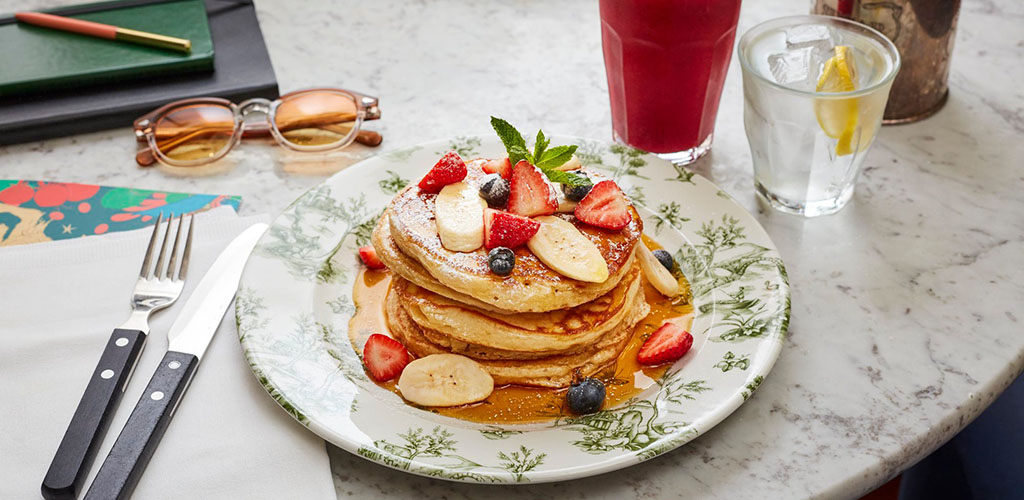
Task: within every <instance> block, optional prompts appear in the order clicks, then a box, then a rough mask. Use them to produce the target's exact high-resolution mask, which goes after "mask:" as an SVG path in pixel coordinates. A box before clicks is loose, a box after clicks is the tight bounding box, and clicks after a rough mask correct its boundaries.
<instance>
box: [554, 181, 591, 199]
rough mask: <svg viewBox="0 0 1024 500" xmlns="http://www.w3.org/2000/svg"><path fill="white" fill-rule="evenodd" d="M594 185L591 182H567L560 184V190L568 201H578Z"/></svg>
mask: <svg viewBox="0 0 1024 500" xmlns="http://www.w3.org/2000/svg"><path fill="white" fill-rule="evenodd" d="M593 187H594V185H593V184H584V185H582V186H575V187H574V186H570V185H568V184H562V192H563V193H565V199H567V200H569V201H580V200H582V199H583V198H584V197H585V196H587V194H589V193H590V190H591V189H592V188H593Z"/></svg>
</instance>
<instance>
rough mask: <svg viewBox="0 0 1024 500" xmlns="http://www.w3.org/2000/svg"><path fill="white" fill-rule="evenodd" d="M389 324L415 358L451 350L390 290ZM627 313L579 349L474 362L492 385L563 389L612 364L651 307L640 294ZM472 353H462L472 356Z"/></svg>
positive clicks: (388, 305) (391, 330) (394, 334)
mask: <svg viewBox="0 0 1024 500" xmlns="http://www.w3.org/2000/svg"><path fill="white" fill-rule="evenodd" d="M386 306H387V315H388V324H389V327H390V328H389V330H390V332H391V335H392V336H394V337H395V338H396V339H397V340H398V341H400V342H402V344H404V345H405V347H406V349H408V350H409V352H411V353H412V354H413V355H415V356H417V357H423V356H428V355H431V354H445V353H450V352H452V351H451V350H450V349H449V348H447V347H445V346H441V345H438V344H435V343H433V342H431V341H430V340H429V339H428V338H427V337H426V336H425V335H424V330H422V329H421V328H420V327H419V326H418V325H417V324H416V323H415V322H414V321H413V320H412V318H411V317H410V316H409V315H408V313H406V310H405V308H404V307H403V306H402V303H401V299H400V298H398V295H397V294H395V293H389V294H388V299H387V304H386ZM628 309H629V314H628V315H626V316H625V317H624V318H623V319H622V321H621V322H620V323H619V324H618V325H617V326H616V327H615V328H612V329H611V330H610V331H609V332H608V334H607V335H605V336H603V337H601V338H600V339H598V340H597V341H596V342H594V343H593V344H592V345H590V346H587V348H586V349H583V350H581V351H579V352H576V353H573V354H565V355H555V356H546V357H541V358H534V359H517V360H509V359H481V358H476V359H475V361H476V362H478V363H480V365H481V366H482V367H483V368H484V370H486V371H487V372H488V373H490V374H491V377H493V378H494V384H495V385H506V384H517V385H526V386H537V387H551V388H562V387H567V386H568V385H569V384H570V383H571V382H572V378H573V375H574V372H575V371H576V370H577V369H579V371H580V375H581V376H584V377H586V376H591V375H594V374H596V373H598V372H600V371H601V370H603V369H604V368H605V367H607V366H609V365H611V364H613V363H615V361H616V359H618V357H619V354H621V353H622V351H623V349H625V348H626V345H627V344H628V343H629V339H630V337H631V336H632V334H633V329H634V328H635V327H636V325H637V323H639V322H640V321H641V320H642V319H643V318H644V317H646V316H647V314H648V313H649V312H650V306H648V305H647V302H646V301H644V299H643V297H642V296H641V297H640V298H639V300H638V301H637V304H636V305H635V306H633V307H629V308H628ZM470 354H471V353H463V355H466V356H469V357H472V356H471V355H470Z"/></svg>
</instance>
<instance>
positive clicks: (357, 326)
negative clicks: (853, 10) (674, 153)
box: [348, 235, 693, 424]
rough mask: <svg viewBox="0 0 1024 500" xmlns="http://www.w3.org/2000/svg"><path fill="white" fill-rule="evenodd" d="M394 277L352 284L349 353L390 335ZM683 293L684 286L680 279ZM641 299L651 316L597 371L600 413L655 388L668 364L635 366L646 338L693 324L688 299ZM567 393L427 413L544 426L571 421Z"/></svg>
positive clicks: (512, 392) (521, 394)
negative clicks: (668, 325)
mask: <svg viewBox="0 0 1024 500" xmlns="http://www.w3.org/2000/svg"><path fill="white" fill-rule="evenodd" d="M643 241H644V243H645V244H646V245H647V246H648V247H649V248H651V249H658V248H661V246H660V245H658V244H657V243H656V242H654V240H652V239H650V238H648V237H647V236H646V235H645V236H644V238H643ZM391 277H392V274H391V272H390V271H388V270H386V269H385V270H370V269H362V270H360V272H359V276H358V277H357V278H356V283H355V286H354V290H353V293H352V297H353V302H354V303H355V306H356V312H355V314H354V315H353V316H352V319H351V320H350V321H349V329H348V331H349V340H350V341H351V342H352V347H353V349H355V350H356V352H360V350H361V349H362V346H363V344H364V343H365V342H366V339H367V338H368V337H369V336H370V335H371V334H374V333H384V334H388V332H389V331H390V329H389V327H388V324H387V319H386V315H385V313H384V301H385V297H386V296H387V294H388V290H389V288H390V286H391ZM680 283H681V284H682V285H683V286H684V289H685V288H686V285H687V283H686V280H685V279H680ZM643 288H644V296H645V299H646V301H647V303H648V304H649V305H650V308H651V312H650V314H648V315H647V317H645V318H644V319H643V320H642V321H641V322H640V323H639V324H638V325H637V326H636V328H635V329H634V331H633V332H632V336H631V338H630V339H629V343H628V344H627V346H626V348H625V349H624V350H623V351H622V353H621V354H620V355H619V357H618V358H617V360H616V362H615V363H614V364H613V365H611V366H609V367H607V368H605V369H603V370H601V372H600V373H599V374H598V375H597V377H598V378H600V379H601V380H602V381H603V382H604V383H605V387H606V388H607V396H606V399H605V403H604V408H605V409H609V408H614V407H616V406H618V405H620V404H622V403H623V402H625V401H627V400H628V399H630V398H632V397H634V396H637V395H638V394H640V393H641V392H642V391H644V390H645V389H647V388H649V387H651V386H654V385H655V384H656V381H657V380H658V379H660V378H661V377H662V375H664V373H665V371H666V370H667V369H668V368H669V367H670V366H671V364H664V365H660V366H653V367H652V366H642V365H640V364H639V363H638V362H637V360H636V355H637V352H638V351H639V349H640V346H641V345H642V344H643V343H644V340H646V338H647V336H648V335H650V334H651V332H653V331H654V330H655V329H657V328H658V327H660V326H661V325H662V324H663V323H664V322H665V321H666V320H669V319H673V320H675V322H676V323H677V324H679V325H681V326H683V327H684V328H686V329H689V328H690V325H691V322H692V319H693V307H692V306H691V305H690V304H689V302H688V299H687V297H688V295H689V294H686V293H684V294H682V295H680V296H679V297H676V298H674V299H668V298H666V297H664V296H663V295H661V294H660V293H658V291H657V290H655V289H654V287H653V286H651V284H650V283H648V282H647V281H646V279H644V282H643ZM378 385H380V386H381V387H383V388H385V389H387V390H390V391H392V392H394V393H395V394H398V395H399V396H401V393H400V392H399V390H398V384H397V382H396V380H391V381H389V382H385V383H379V384H378ZM566 390H567V389H549V388H541V387H527V386H519V385H505V386H500V387H497V388H495V390H494V392H493V393H492V394H491V395H490V396H489V397H488V398H487V399H486V400H484V401H482V402H480V403H475V404H471V405H463V406H456V407H441V408H429V409H426V410H428V411H432V412H434V413H438V414H441V415H445V416H449V417H454V418H460V419H463V420H469V421H474V422H481V423H490V424H517V423H531V422H543V421H546V420H552V419H555V418H557V417H559V416H563V415H566V416H567V415H571V413H570V412H569V410H568V408H567V407H566V406H565V392H566Z"/></svg>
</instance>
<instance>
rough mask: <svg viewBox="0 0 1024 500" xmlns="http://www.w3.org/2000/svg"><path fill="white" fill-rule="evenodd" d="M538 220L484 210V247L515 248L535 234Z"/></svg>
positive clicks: (490, 209)
mask: <svg viewBox="0 0 1024 500" xmlns="http://www.w3.org/2000/svg"><path fill="white" fill-rule="evenodd" d="M539 229H540V222H537V221H535V220H533V219H527V218H526V217H520V216H518V215H515V214H510V213H508V212H502V211H500V210H494V209H493V208H488V209H486V210H484V247H485V248H487V249H488V250H490V249H492V248H494V247H508V248H515V247H517V246H519V245H522V244H524V243H526V241H527V240H529V239H530V238H532V237H533V235H535V234H537V230H539Z"/></svg>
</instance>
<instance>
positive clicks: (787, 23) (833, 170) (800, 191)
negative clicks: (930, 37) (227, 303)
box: [738, 16, 900, 217]
mask: <svg viewBox="0 0 1024 500" xmlns="http://www.w3.org/2000/svg"><path fill="white" fill-rule="evenodd" d="M738 53H739V58H740V63H741V66H742V69H743V96H744V109H743V124H744V127H745V128H746V131H747V140H748V141H749V143H750V153H751V157H752V159H753V163H754V182H755V188H756V190H757V193H758V195H760V196H761V197H763V198H764V199H765V201H766V202H767V203H768V204H769V205H771V206H772V207H774V208H776V209H778V210H781V211H783V212H788V213H794V214H800V215H804V216H807V217H814V216H818V215H826V214H832V213H835V212H838V211H839V210H840V209H841V208H843V206H844V205H846V202H848V201H849V200H850V198H851V197H852V196H853V188H854V185H855V183H856V181H857V175H858V174H859V173H860V169H861V166H862V165H863V164H864V158H865V156H866V155H867V152H868V149H869V148H870V147H871V144H872V143H873V142H874V139H875V135H876V133H877V132H878V128H879V126H880V125H881V122H882V114H883V112H884V111H885V102H886V100H887V99H888V97H889V89H890V87H892V82H893V78H895V76H896V73H897V72H898V71H899V68H900V55H899V52H897V50H896V46H895V45H893V43H892V42H891V41H889V39H888V38H886V37H885V36H884V35H882V34H881V33H879V32H877V31H875V30H873V29H871V28H869V27H867V26H864V25H862V24H859V23H855V22H853V21H848V20H846V19H840V18H837V17H827V16H792V17H784V18H779V19H774V20H771V21H767V22H764V23H761V24H759V25H757V26H755V27H753V28H752V29H751V30H750V31H748V32H747V33H746V34H744V35H743V38H742V39H740V43H739V49H738Z"/></svg>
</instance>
